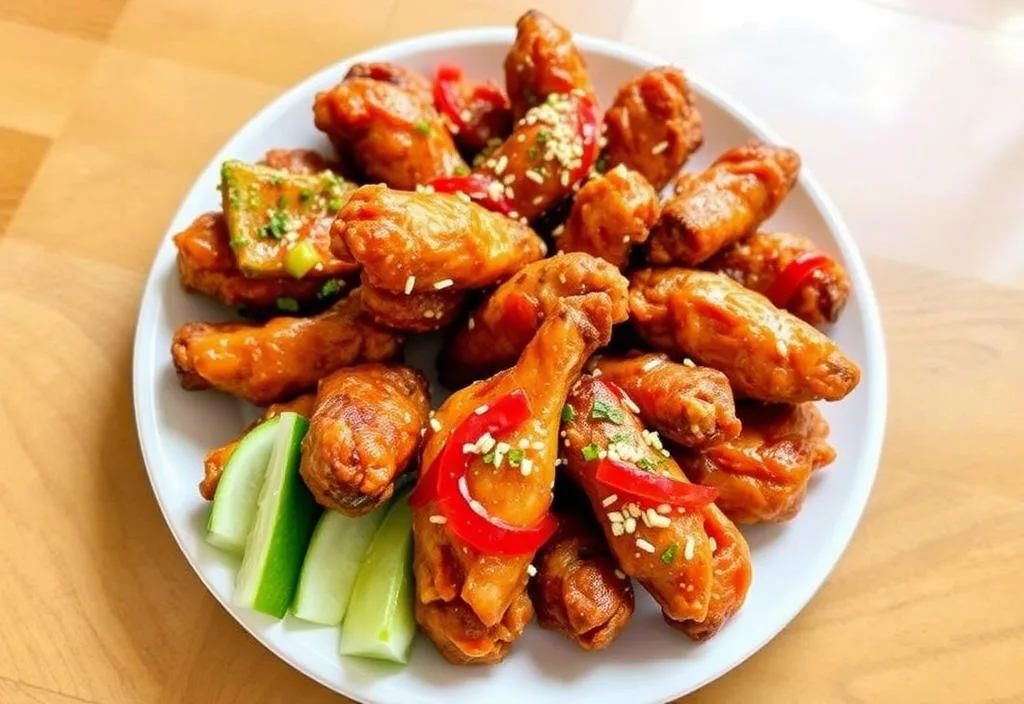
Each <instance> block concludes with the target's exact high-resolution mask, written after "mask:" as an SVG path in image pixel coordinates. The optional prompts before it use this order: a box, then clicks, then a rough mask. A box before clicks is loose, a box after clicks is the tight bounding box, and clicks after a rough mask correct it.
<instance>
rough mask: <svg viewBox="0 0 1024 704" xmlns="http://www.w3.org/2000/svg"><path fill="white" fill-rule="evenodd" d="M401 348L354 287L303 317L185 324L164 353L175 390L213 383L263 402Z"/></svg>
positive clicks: (385, 357) (392, 354)
mask: <svg viewBox="0 0 1024 704" xmlns="http://www.w3.org/2000/svg"><path fill="white" fill-rule="evenodd" d="M401 347H402V338H401V337H399V336H398V335H397V334H395V333H392V332H388V331H387V330H384V329H383V328H379V327H377V326H376V325H374V324H373V323H371V322H370V321H369V320H368V319H367V318H366V317H365V316H364V315H363V314H362V312H361V310H360V307H359V292H358V289H357V290H356V291H353V292H352V293H351V294H350V295H349V296H348V297H347V298H346V299H344V300H342V301H340V302H338V303H337V304H335V305H334V306H332V307H331V308H330V309H328V310H326V311H324V312H323V313H320V314H319V315H316V316H313V317H311V318H275V319H273V320H271V321H270V322H267V323H264V324H262V325H252V324H247V323H186V324H185V325H183V326H181V327H180V328H178V330H177V332H175V334H174V341H173V342H172V344H171V357H172V359H173V360H174V367H175V370H176V371H177V372H178V377H179V379H180V381H181V386H182V388H185V389H189V390H200V389H209V388H214V389H217V390H219V391H223V392H225V393H229V394H232V395H234V396H238V397H239V398H244V399H245V400H247V401H249V402H250V403H254V404H256V405H257V406H265V405H268V404H271V403H274V402H277V401H281V400H284V399H288V398H290V397H292V396H295V395H297V394H300V393H302V392H303V391H307V390H309V389H312V388H313V386H315V385H316V382H317V381H319V380H320V379H321V378H323V377H324V376H326V375H328V374H330V373H331V372H332V371H334V370H335V369H339V368H341V367H345V366H348V365H350V364H355V363H357V362H364V361H367V362H369V361H385V360H389V359H393V358H394V357H396V356H397V355H398V354H399V353H400V352H401Z"/></svg>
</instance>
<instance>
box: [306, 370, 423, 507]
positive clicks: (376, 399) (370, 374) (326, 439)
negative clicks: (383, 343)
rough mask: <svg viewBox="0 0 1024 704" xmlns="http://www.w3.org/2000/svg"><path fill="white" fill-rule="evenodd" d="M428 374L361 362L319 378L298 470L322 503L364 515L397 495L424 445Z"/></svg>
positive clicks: (317, 499)
mask: <svg viewBox="0 0 1024 704" xmlns="http://www.w3.org/2000/svg"><path fill="white" fill-rule="evenodd" d="M429 410H430V396H429V391H428V389H427V380H426V377H424V376H423V374H421V373H420V372H419V371H417V370H416V369H413V368H412V367H407V366H404V365H401V364H379V363H369V364H359V365H356V366H353V367H345V368H342V369H339V370H337V371H335V372H333V373H332V374H331V375H330V376H327V377H324V378H323V379H321V380H320V383H319V385H318V386H317V392H316V409H315V410H314V412H313V416H312V417H311V418H310V419H309V431H308V432H307V433H306V437H305V439H304V440H303V441H302V464H301V465H300V467H299V472H300V473H301V474H302V478H303V480H304V481H305V482H306V486H307V487H309V490H310V492H311V493H312V494H313V497H314V498H315V499H316V501H317V503H318V504H320V505H321V506H323V507H324V508H329V509H333V510H335V511H339V512H341V513H344V514H345V515H346V516H361V515H363V514H365V513H368V512H370V511H372V510H373V509H375V508H377V507H378V506H380V505H381V504H382V503H384V502H385V501H387V500H388V499H390V498H391V495H392V494H393V493H394V490H395V480H396V479H397V478H398V476H399V475H400V474H401V473H402V472H404V471H405V470H406V468H407V467H409V464H410V462H411V461H412V460H413V457H414V455H415V453H416V451H417V450H418V449H419V445H420V437H421V431H422V430H423V428H424V427H426V423H427V413H428V412H429Z"/></svg>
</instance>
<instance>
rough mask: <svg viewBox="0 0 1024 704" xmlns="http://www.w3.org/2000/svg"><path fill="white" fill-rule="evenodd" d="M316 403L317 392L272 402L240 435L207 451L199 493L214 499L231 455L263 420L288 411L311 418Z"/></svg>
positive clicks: (211, 499)
mask: <svg viewBox="0 0 1024 704" xmlns="http://www.w3.org/2000/svg"><path fill="white" fill-rule="evenodd" d="M315 404H316V395H315V394H303V395H302V396H297V397H295V398H294V399H292V400H291V401H285V402H283V403H272V404H270V406H268V407H267V408H266V409H265V410H264V411H263V414H262V415H261V416H260V417H259V418H257V419H256V420H255V421H253V422H252V423H250V424H249V425H248V426H247V427H246V428H245V430H243V431H242V433H241V434H240V435H239V436H238V437H236V438H235V439H233V440H231V441H229V442H226V443H224V444H223V445H221V446H220V447H217V448H214V449H212V450H210V451H209V452H207V453H206V457H204V458H203V480H202V481H201V482H199V495H200V496H202V497H203V498H204V499H206V500H207V501H213V496H214V494H216V493H217V485H218V484H219V483H220V477H221V475H222V474H224V467H226V466H227V464H228V460H230V459H231V455H232V454H234V452H235V448H237V447H238V443H240V442H241V441H242V438H244V437H245V436H246V434H247V433H248V432H249V431H250V430H252V429H253V428H255V427H256V426H257V425H259V424H260V423H262V422H263V421H265V420H270V419H271V418H273V417H275V416H279V415H281V414H282V413H284V412H286V411H292V412H294V413H298V414H299V415H300V416H305V417H306V418H309V417H310V416H311V415H313V408H314V406H315Z"/></svg>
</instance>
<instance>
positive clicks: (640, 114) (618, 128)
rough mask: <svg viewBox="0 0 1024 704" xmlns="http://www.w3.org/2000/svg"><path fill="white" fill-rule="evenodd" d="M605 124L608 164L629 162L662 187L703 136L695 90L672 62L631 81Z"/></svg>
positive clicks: (701, 140) (623, 88) (605, 157)
mask: <svg viewBox="0 0 1024 704" xmlns="http://www.w3.org/2000/svg"><path fill="white" fill-rule="evenodd" d="M604 124H605V127H606V128H607V132H606V134H605V137H606V138H607V140H608V141H607V144H606V145H605V150H604V155H603V156H604V159H605V160H606V162H607V165H608V166H609V167H613V166H617V165H619V164H625V165H626V166H627V167H629V168H630V169H633V170H634V171H637V172H638V173H640V174H642V175H643V176H644V178H646V179H647V180H648V181H649V182H650V183H651V185H653V186H654V188H655V189H657V190H659V191H660V190H661V189H662V188H664V187H665V186H666V185H667V184H668V183H669V182H670V181H671V180H672V178H673V177H674V176H675V175H676V173H677V172H678V171H679V169H681V168H682V166H683V164H685V163H686V160H687V159H688V158H689V157H690V155H691V154H692V153H693V152H695V151H696V150H697V148H698V147H700V145H701V144H702V143H703V141H704V133H703V127H702V122H701V116H700V113H699V112H698V111H697V106H696V104H695V100H694V96H693V91H692V90H691V89H690V86H689V84H688V83H687V82H686V78H685V77H684V76H683V72H682V71H680V70H679V69H677V68H671V67H667V66H662V67H659V68H652V69H649V70H647V71H645V72H644V73H642V74H640V75H639V76H637V77H636V78H632V79H630V80H628V81H626V82H625V83H624V84H623V85H622V86H621V87H620V88H619V90H618V92H617V93H616V94H615V100H614V101H613V102H612V105H611V107H610V108H608V112H606V113H605V116H604Z"/></svg>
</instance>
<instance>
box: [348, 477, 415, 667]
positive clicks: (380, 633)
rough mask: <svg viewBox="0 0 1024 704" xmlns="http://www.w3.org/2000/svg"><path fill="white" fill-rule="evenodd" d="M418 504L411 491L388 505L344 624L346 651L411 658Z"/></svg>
mask: <svg viewBox="0 0 1024 704" xmlns="http://www.w3.org/2000/svg"><path fill="white" fill-rule="evenodd" d="M413 598H414V595H413V577H412V509H410V508H409V502H408V494H403V495H402V496H399V497H398V498H397V499H395V500H394V501H393V502H392V504H391V507H390V508H389V509H388V514H387V516H385V517H384V522H383V523H381V525H380V528H378V529H377V533H376V534H375V535H374V536H373V542H371V543H370V547H369V548H368V549H367V551H366V557H364V558H363V565H362V567H360V568H359V576H357V577H356V583H355V587H353V589H352V600H351V601H350V602H349V605H348V612H347V613H346V614H345V621H344V622H343V624H342V627H341V647H340V648H339V650H340V652H341V654H342V655H357V656H360V657H365V658H375V659H377V660H390V661H391V662H398V663H406V662H408V661H409V651H410V649H411V646H412V641H413V637H414V636H415V635H416V621H415V619H414V618H413V602H412V600H413Z"/></svg>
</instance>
